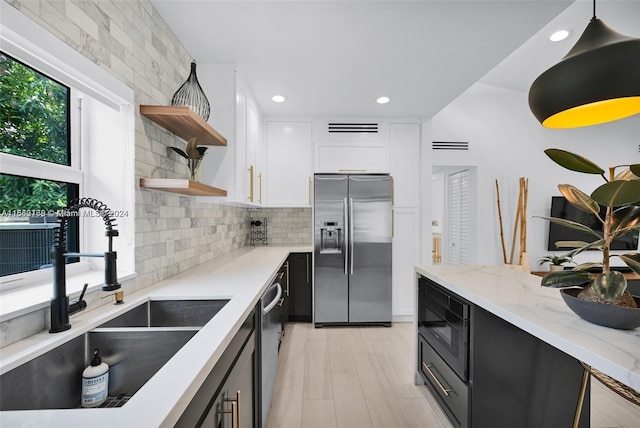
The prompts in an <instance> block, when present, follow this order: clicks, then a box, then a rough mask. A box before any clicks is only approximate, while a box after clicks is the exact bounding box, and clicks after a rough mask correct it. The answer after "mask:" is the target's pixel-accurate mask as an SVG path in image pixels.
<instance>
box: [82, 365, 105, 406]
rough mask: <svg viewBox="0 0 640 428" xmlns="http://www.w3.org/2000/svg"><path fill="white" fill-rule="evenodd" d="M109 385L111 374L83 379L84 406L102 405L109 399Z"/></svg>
mask: <svg viewBox="0 0 640 428" xmlns="http://www.w3.org/2000/svg"><path fill="white" fill-rule="evenodd" d="M107 385H109V372H106V373H105V374H103V375H100V376H96V377H91V378H86V377H83V378H82V405H83V406H85V407H86V406H90V405H92V404H94V405H95V404H99V403H102V402H103V401H104V400H106V399H107V394H108V392H109V391H108V388H107Z"/></svg>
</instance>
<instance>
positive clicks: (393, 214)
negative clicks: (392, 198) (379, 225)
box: [391, 209, 396, 238]
mask: <svg viewBox="0 0 640 428" xmlns="http://www.w3.org/2000/svg"><path fill="white" fill-rule="evenodd" d="M391 237H392V238H395V237H396V210H394V209H392V210H391Z"/></svg>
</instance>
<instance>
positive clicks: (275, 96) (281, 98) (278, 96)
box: [271, 95, 287, 103]
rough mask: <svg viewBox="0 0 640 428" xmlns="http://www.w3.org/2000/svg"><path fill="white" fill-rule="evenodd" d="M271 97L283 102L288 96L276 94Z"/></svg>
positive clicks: (277, 101)
mask: <svg viewBox="0 0 640 428" xmlns="http://www.w3.org/2000/svg"><path fill="white" fill-rule="evenodd" d="M271 99H272V100H273V101H274V102H276V103H283V102H285V101H286V100H287V97H285V96H284V95H274V96H272V97H271Z"/></svg>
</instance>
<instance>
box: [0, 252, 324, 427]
mask: <svg viewBox="0 0 640 428" xmlns="http://www.w3.org/2000/svg"><path fill="white" fill-rule="evenodd" d="M310 251H312V248H311V246H269V247H255V248H254V247H244V248H241V249H240V250H237V251H234V252H232V253H230V254H227V255H225V256H223V257H221V258H219V259H216V260H215V261H213V262H211V263H206V264H203V265H200V266H198V267H196V268H194V269H191V270H189V271H186V272H183V273H181V274H179V275H176V276H174V277H171V278H169V279H167V280H164V281H162V282H159V283H158V284H156V285H154V286H152V287H148V288H145V289H144V290H141V291H139V292H136V293H132V294H129V295H126V296H125V304H123V305H118V306H115V305H107V306H102V307H99V308H97V309H95V310H93V311H91V310H89V311H85V312H81V313H80V314H78V315H75V316H73V317H72V318H71V324H72V328H71V329H70V330H68V331H65V332H62V333H57V334H49V333H47V332H43V333H39V334H36V335H34V336H31V337H29V338H27V339H24V340H22V341H20V342H17V343H15V344H12V345H10V346H7V347H5V348H3V349H2V351H1V352H2V354H1V358H0V373H4V372H7V371H9V370H10V369H12V368H14V367H16V366H18V365H20V364H22V363H24V362H26V361H29V360H31V359H33V358H35V357H36V356H38V355H41V354H43V353H45V352H46V351H48V350H50V349H53V348H55V347H56V346H58V345H59V344H61V343H64V342H66V341H68V340H70V339H72V338H74V337H76V336H79V335H81V334H83V333H84V332H86V331H88V330H91V329H92V328H95V327H96V326H98V325H100V324H101V323H103V322H104V321H106V320H108V319H111V318H113V317H115V316H117V315H119V314H121V313H123V312H126V311H127V310H129V309H131V308H132V307H135V306H137V305H139V304H140V303H142V302H144V301H146V300H149V299H163V298H189V299H194V298H202V299H211V298H214V299H216V298H224V299H230V301H229V302H228V303H227V304H226V305H225V306H224V307H223V308H222V309H221V310H220V312H218V314H217V315H216V316H214V317H213V318H212V320H211V321H209V322H208V323H207V324H206V325H205V326H204V327H203V328H202V329H201V330H200V331H199V332H198V333H197V334H196V335H195V336H193V338H192V339H191V340H190V341H189V342H187V344H186V345H185V346H184V347H182V349H180V350H179V351H178V352H177V353H176V354H175V355H174V356H173V357H172V358H171V360H169V362H167V364H165V365H164V366H163V367H162V368H161V369H160V370H159V371H158V372H157V373H156V374H155V375H154V376H153V377H152V378H151V379H150V380H149V381H148V382H147V383H146V384H145V385H144V386H143V387H142V388H141V389H140V390H139V391H138V392H137V393H136V394H134V396H133V397H132V398H131V399H130V400H129V402H128V403H127V404H126V405H124V406H123V407H120V408H110V409H71V410H38V411H27V410H20V411H5V412H0V426H2V427H7V428H9V427H18V426H37V427H45V426H46V427H56V426H60V427H107V426H110V427H113V426H118V427H158V426H173V425H174V424H175V422H176V421H177V420H178V418H179V417H180V415H181V414H182V412H183V411H184V409H185V408H186V406H187V405H188V404H189V402H190V400H191V398H192V397H193V395H194V394H195V393H196V391H197V390H198V388H199V387H200V385H201V383H202V382H203V381H204V379H205V377H206V375H207V374H208V373H209V372H210V371H211V370H212V369H213V367H214V365H215V364H216V362H217V361H218V359H219V358H220V356H221V355H222V353H223V352H224V350H225V349H226V347H227V345H228V344H229V342H230V341H231V339H232V338H233V337H234V335H235V334H236V333H237V332H238V330H239V328H240V326H241V325H242V322H243V321H244V320H245V319H246V317H247V316H248V315H249V313H250V312H251V310H252V309H253V308H254V307H255V305H256V304H257V302H258V300H259V299H260V297H261V295H262V293H263V292H264V290H265V289H266V287H267V286H268V285H269V284H270V282H271V280H272V279H273V278H274V277H275V275H276V273H277V271H278V269H279V268H280V266H281V265H282V263H284V261H285V260H286V258H287V256H288V255H289V253H290V252H310ZM78 381H80V379H78ZM4 392H5V391H3V393H4Z"/></svg>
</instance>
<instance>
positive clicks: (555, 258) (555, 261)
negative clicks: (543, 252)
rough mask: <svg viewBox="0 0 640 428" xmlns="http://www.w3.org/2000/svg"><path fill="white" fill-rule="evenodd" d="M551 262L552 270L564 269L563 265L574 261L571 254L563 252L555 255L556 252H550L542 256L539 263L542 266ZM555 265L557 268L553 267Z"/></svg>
mask: <svg viewBox="0 0 640 428" xmlns="http://www.w3.org/2000/svg"><path fill="white" fill-rule="evenodd" d="M547 263H549V264H550V265H551V266H552V270H562V269H563V265H564V264H565V263H573V258H571V257H570V256H568V255H566V254H563V255H554V254H550V255H547V256H544V257H542V258H540V259H539V260H538V264H539V265H540V266H542V265H544V264H547ZM554 266H557V267H556V268H553V267H554Z"/></svg>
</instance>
